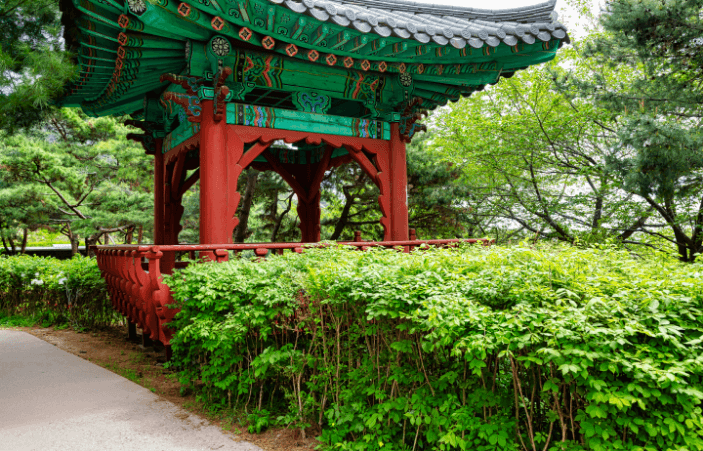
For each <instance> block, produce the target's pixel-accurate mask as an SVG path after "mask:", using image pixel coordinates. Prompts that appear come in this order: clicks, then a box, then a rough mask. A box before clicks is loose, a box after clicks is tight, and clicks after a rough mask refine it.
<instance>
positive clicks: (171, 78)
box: [60, 0, 569, 344]
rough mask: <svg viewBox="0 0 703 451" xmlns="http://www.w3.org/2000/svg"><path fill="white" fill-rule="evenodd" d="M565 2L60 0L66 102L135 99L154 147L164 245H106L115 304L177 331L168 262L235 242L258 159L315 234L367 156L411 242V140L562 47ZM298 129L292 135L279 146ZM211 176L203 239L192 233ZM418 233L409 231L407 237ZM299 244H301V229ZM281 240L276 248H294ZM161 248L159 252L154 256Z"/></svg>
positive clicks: (388, 217)
mask: <svg viewBox="0 0 703 451" xmlns="http://www.w3.org/2000/svg"><path fill="white" fill-rule="evenodd" d="M554 6H555V1H549V2H546V3H540V4H537V5H533V6H529V7H523V8H516V9H506V10H486V9H477V8H469V7H450V6H439V5H434V4H424V3H419V2H413V1H409V0H366V1H360V0H335V1H332V0H302V1H296V0H183V1H174V0H126V1H124V2H123V1H122V0H61V2H60V7H61V10H62V12H63V18H62V22H63V24H64V27H65V37H66V42H67V45H68V47H69V49H71V50H72V51H74V52H75V53H76V58H77V63H78V65H79V67H80V74H79V77H78V79H77V80H76V81H75V82H73V83H72V84H71V85H70V86H68V87H67V91H66V94H65V97H64V98H63V105H65V106H74V107H80V108H82V109H83V111H85V112H86V113H87V114H89V115H93V116H102V115H130V116H131V117H132V119H133V120H131V121H129V123H130V124H131V125H133V126H135V127H137V128H139V129H141V130H142V131H143V133H142V134H138V135H131V138H132V139H135V140H138V141H140V142H141V143H142V145H143V146H144V148H145V149H146V152H147V153H148V154H150V155H153V156H154V172H155V180H154V183H155V209H154V245H155V246H139V247H137V246H133V247H129V246H121V247H120V246H117V247H101V248H100V250H99V252H98V258H99V264H100V266H101V269H102V271H103V273H104V274H105V277H106V280H107V281H108V284H109V285H110V287H111V292H112V296H113V303H115V306H116V308H118V310H120V311H121V312H122V313H124V314H125V315H127V316H128V317H129V319H130V321H132V322H135V323H138V324H139V325H140V326H141V327H142V328H143V329H144V330H145V331H146V332H148V333H149V334H150V335H151V336H152V338H155V339H159V340H160V341H162V342H163V343H164V344H168V342H169V338H170V333H169V332H168V330H167V329H166V328H165V327H164V326H163V323H164V322H167V320H168V319H169V318H170V317H172V315H173V313H171V312H170V311H167V309H166V308H165V305H166V304H167V303H169V302H170V300H169V299H170V295H169V292H168V287H165V286H164V285H163V284H162V283H161V280H160V274H161V272H166V273H170V272H171V271H172V270H173V268H174V267H177V264H176V262H175V251H176V250H191V251H196V250H197V251H206V254H205V255H206V256H209V257H210V258H211V259H215V260H222V259H226V254H227V250H232V249H245V248H247V247H246V246H244V247H242V245H240V247H236V246H237V245H233V244H232V234H233V231H234V228H235V227H236V225H237V223H238V219H237V215H236V212H237V207H238V204H239V201H240V197H241V196H240V193H239V192H238V187H237V181H238V178H239V175H240V174H241V172H242V171H243V170H244V169H246V168H247V167H250V166H252V167H254V168H256V169H258V170H262V171H275V172H276V173H278V174H280V175H281V177H282V178H283V179H284V180H285V181H286V182H287V183H288V184H289V185H290V186H291V188H292V189H293V190H294V191H295V193H296V196H297V201H298V207H297V211H298V215H299V217H300V224H301V232H302V241H303V242H308V243H309V242H317V241H319V240H320V184H321V181H322V179H323V177H324V175H325V172H326V171H327V170H329V169H331V168H333V167H336V166H339V165H342V164H346V163H351V162H355V163H356V164H358V165H360V166H361V168H363V170H364V171H365V172H366V173H367V174H368V175H369V177H370V179H371V180H372V181H373V182H374V183H375V184H376V185H377V186H378V188H379V191H380V196H379V200H378V201H379V206H380V212H381V216H382V217H381V219H380V222H381V224H382V226H383V229H384V241H385V242H387V243H391V244H392V243H398V244H402V242H405V241H408V240H409V238H410V235H409V230H408V206H407V194H406V193H407V186H406V185H407V175H406V155H405V144H406V143H408V142H410V140H411V139H412V137H413V135H414V134H415V133H416V132H418V131H419V130H423V129H424V126H423V125H421V124H420V122H419V121H420V120H421V119H422V118H423V116H425V115H426V114H427V113H428V111H431V110H433V109H435V108H437V107H439V106H442V105H446V104H447V102H449V101H457V100H459V99H460V98H461V97H465V96H469V95H471V94H472V93H473V92H475V91H479V90H482V89H483V88H484V87H485V86H486V85H488V84H494V83H497V82H498V81H499V79H500V77H510V76H512V75H513V74H514V73H515V72H516V71H518V70H520V69H525V68H527V67H529V66H530V65H533V64H539V63H542V62H546V61H549V60H551V59H553V58H554V57H555V55H556V52H557V50H558V48H559V47H560V46H561V45H562V44H563V43H565V42H568V39H569V38H568V35H567V33H566V30H565V27H564V26H563V25H562V24H560V23H559V22H558V21H557V20H556V14H555V13H554ZM280 141H284V142H286V143H290V144H293V145H294V146H292V147H291V148H284V147H281V146H272V145H273V144H274V143H275V142H280ZM197 181H199V182H200V246H189V247H188V246H186V247H184V246H180V247H178V245H179V242H178V234H179V231H180V222H181V216H182V214H183V207H182V205H181V200H182V197H183V194H184V193H185V192H186V191H187V190H188V189H189V188H190V187H191V186H193V184H194V183H195V182H197ZM406 244H407V243H406ZM291 246H293V245H291ZM291 246H288V247H285V246H283V247H281V246H279V247H276V246H274V245H273V243H272V244H269V245H262V244H260V245H258V247H256V246H254V247H251V246H250V247H249V248H252V249H256V250H261V249H263V251H260V252H259V253H257V255H259V254H262V255H263V254H265V253H266V250H267V249H283V248H290V249H294V247H291ZM142 257H146V259H148V261H149V263H148V267H147V268H144V267H143V266H142V264H141V261H142Z"/></svg>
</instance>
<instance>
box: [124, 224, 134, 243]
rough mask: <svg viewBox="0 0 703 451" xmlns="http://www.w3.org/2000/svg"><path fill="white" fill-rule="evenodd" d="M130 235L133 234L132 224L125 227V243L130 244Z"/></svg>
mask: <svg viewBox="0 0 703 451" xmlns="http://www.w3.org/2000/svg"><path fill="white" fill-rule="evenodd" d="M132 235H134V226H132V227H130V228H129V229H127V233H126V234H125V237H124V242H125V244H132Z"/></svg>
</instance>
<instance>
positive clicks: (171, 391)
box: [0, 326, 320, 451]
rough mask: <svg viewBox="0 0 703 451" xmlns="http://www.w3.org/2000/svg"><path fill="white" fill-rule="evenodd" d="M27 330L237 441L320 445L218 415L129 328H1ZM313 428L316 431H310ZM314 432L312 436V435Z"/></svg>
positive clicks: (286, 450)
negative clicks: (255, 431) (137, 341)
mask: <svg viewBox="0 0 703 451" xmlns="http://www.w3.org/2000/svg"><path fill="white" fill-rule="evenodd" d="M0 329H8V330H21V331H25V332H28V333H30V334H32V335H34V336H35V337H37V338H39V339H41V340H44V341H46V342H47V343H50V344H52V345H54V346H56V347H57V348H59V349H61V350H63V351H66V352H69V353H71V354H74V355H76V356H78V357H80V358H82V359H85V360H87V361H89V362H92V363H94V364H96V365H99V366H101V367H103V368H105V369H107V370H109V371H112V372H113V373H116V374H119V375H120V376H123V377H125V378H127V379H129V380H131V381H132V382H134V383H136V384H139V385H141V386H142V387H145V388H147V389H149V390H151V391H152V392H153V393H155V394H157V395H158V396H160V397H161V398H163V399H165V400H167V401H170V402H172V403H173V404H175V405H177V406H179V407H181V408H183V409H185V410H187V411H189V412H191V413H193V414H196V415H198V416H199V417H201V418H203V419H204V420H207V421H209V422H210V423H212V424H214V425H217V426H218V427H219V428H221V429H222V430H223V431H225V432H226V433H229V434H231V435H232V436H233V439H234V440H236V441H239V440H243V441H247V442H250V443H253V444H255V445H257V446H259V447H261V448H262V449H264V450H266V451H310V450H313V449H315V447H316V446H317V445H319V444H320V442H318V441H317V440H315V439H314V438H307V439H301V438H300V431H298V430H291V429H282V428H271V429H268V430H266V431H264V432H262V433H261V434H250V433H249V432H247V426H248V425H247V423H246V415H245V414H244V413H239V414H237V413H233V412H230V413H222V412H220V413H213V412H212V411H209V410H208V409H206V408H205V407H204V405H203V403H202V402H199V401H197V400H196V397H195V395H194V394H193V393H192V392H189V391H186V390H182V386H181V384H180V383H179V382H178V378H177V375H176V373H175V372H173V371H171V370H169V369H167V368H164V367H163V363H164V361H165V357H164V354H163V353H157V352H154V351H153V350H150V349H149V348H147V349H142V348H141V347H140V346H139V345H137V344H135V343H131V342H129V341H127V327H126V326H113V327H107V328H104V329H100V330H94V331H89V332H79V331H75V330H72V329H62V330H58V329H55V328H43V327H40V326H34V327H0ZM309 432H313V431H309ZM310 435H314V434H310V433H309V434H308V436H310Z"/></svg>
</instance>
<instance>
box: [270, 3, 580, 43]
mask: <svg viewBox="0 0 703 451" xmlns="http://www.w3.org/2000/svg"><path fill="white" fill-rule="evenodd" d="M269 1H270V2H272V3H275V4H279V5H284V6H285V7H287V8H289V9H290V10H292V11H294V12H296V13H299V14H310V15H311V16H313V17H315V18H316V19H318V20H322V21H332V22H334V23H336V24H338V25H341V26H344V27H353V28H355V29H356V30H358V31H360V32H362V33H369V32H372V31H373V32H374V33H376V34H378V35H380V36H383V37H388V36H391V35H394V36H397V37H399V38H402V39H415V40H417V41H419V42H421V43H423V44H426V43H429V42H434V43H436V44H439V45H451V46H453V47H456V48H464V47H465V46H466V45H469V46H471V47H474V48H481V47H483V46H484V45H486V44H487V45H489V46H491V47H496V46H497V45H499V44H500V43H501V42H503V43H505V44H507V45H511V46H512V45H515V44H517V43H518V42H520V41H522V42H525V43H527V44H533V43H535V42H536V39H539V40H540V41H549V40H551V39H554V38H556V39H566V40H567V42H568V34H567V32H566V27H564V25H562V24H561V23H559V22H558V21H557V17H558V16H557V14H556V13H555V12H554V7H555V5H556V0H549V1H547V2H544V3H538V4H535V5H531V6H526V7H522V8H509V9H502V10H491V9H479V8H469V7H463V6H445V5H437V4H434V3H422V2H417V1H412V0H364V1H361V0H334V1H332V0H269Z"/></svg>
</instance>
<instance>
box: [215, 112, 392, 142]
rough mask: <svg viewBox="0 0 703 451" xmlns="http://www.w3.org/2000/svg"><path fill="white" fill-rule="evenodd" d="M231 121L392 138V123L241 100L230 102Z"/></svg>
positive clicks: (273, 127)
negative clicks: (282, 107) (280, 107)
mask: <svg viewBox="0 0 703 451" xmlns="http://www.w3.org/2000/svg"><path fill="white" fill-rule="evenodd" d="M227 124H230V125H244V126H248V127H259V128H270V129H278V130H291V131H300V132H308V133H321V134H328V135H338V136H351V137H358V138H372V139H380V140H386V141H387V140H390V139H391V133H390V130H391V128H390V124H389V123H388V122H384V121H375V120H369V119H355V118H351V117H343V116H331V115H327V114H317V113H307V112H304V111H293V110H283V109H279V108H268V107H260V106H253V105H244V104H239V103H228V104H227Z"/></svg>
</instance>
